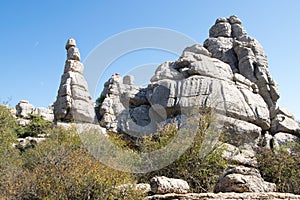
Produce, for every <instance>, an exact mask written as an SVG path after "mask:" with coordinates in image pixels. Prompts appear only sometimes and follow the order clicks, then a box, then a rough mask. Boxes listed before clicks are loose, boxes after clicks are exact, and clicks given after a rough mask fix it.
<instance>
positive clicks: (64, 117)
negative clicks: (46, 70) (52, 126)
mask: <svg viewBox="0 0 300 200" xmlns="http://www.w3.org/2000/svg"><path fill="white" fill-rule="evenodd" d="M66 50H67V60H66V63H65V69H64V73H63V75H62V77H61V83H60V86H59V90H58V95H57V98H56V101H55V103H54V116H55V120H57V121H75V122H87V123H94V122H95V111H94V103H93V101H92V97H91V95H90V94H89V92H88V86H87V82H86V80H85V79H84V76H83V70H84V66H83V64H82V63H81V62H80V53H79V50H78V48H77V47H76V42H75V40H74V39H72V38H70V39H69V40H68V42H67V44H66Z"/></svg>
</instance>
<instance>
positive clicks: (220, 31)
mask: <svg viewBox="0 0 300 200" xmlns="http://www.w3.org/2000/svg"><path fill="white" fill-rule="evenodd" d="M230 36H231V25H230V23H228V22H220V21H216V24H215V25H213V26H212V27H211V28H210V30H209V37H230Z"/></svg>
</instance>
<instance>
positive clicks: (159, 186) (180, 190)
mask: <svg viewBox="0 0 300 200" xmlns="http://www.w3.org/2000/svg"><path fill="white" fill-rule="evenodd" d="M150 186H151V191H152V192H153V193H154V194H166V193H177V194H185V193H188V192H189V190H190V187H189V185H188V183H187V182H186V181H184V180H181V179H174V178H167V177H165V176H158V177H153V178H152V179H151V180H150Z"/></svg>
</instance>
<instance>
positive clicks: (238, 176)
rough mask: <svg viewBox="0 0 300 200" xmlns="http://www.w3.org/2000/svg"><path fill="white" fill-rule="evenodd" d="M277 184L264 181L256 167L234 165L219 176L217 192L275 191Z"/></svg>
mask: <svg viewBox="0 0 300 200" xmlns="http://www.w3.org/2000/svg"><path fill="white" fill-rule="evenodd" d="M275 191H276V185H275V184H274V183H269V182H266V181H264V179H263V178H262V177H261V175H260V173H259V171H258V170H257V169H254V168H249V167H241V166H234V167H232V168H229V169H228V170H227V171H226V172H225V173H224V174H222V175H221V176H220V178H219V181H218V183H217V184H216V187H215V192H275Z"/></svg>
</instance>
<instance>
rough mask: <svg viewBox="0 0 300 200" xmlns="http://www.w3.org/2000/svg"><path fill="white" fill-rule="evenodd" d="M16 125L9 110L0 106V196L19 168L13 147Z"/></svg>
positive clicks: (15, 137) (3, 193) (17, 156)
mask: <svg viewBox="0 0 300 200" xmlns="http://www.w3.org/2000/svg"><path fill="white" fill-rule="evenodd" d="M17 128H18V125H17V123H16V120H15V118H14V117H13V116H12V115H11V113H10V110H9V108H7V107H6V106H2V105H0V196H5V195H6V193H7V189H6V188H7V180H8V179H9V177H10V176H11V175H13V174H14V172H15V171H16V169H18V168H19V167H20V165H21V164H20V162H19V161H20V159H19V158H20V156H19V152H18V150H16V149H15V148H14V147H13V143H14V142H15V141H16V139H17V133H16V129H17Z"/></svg>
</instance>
